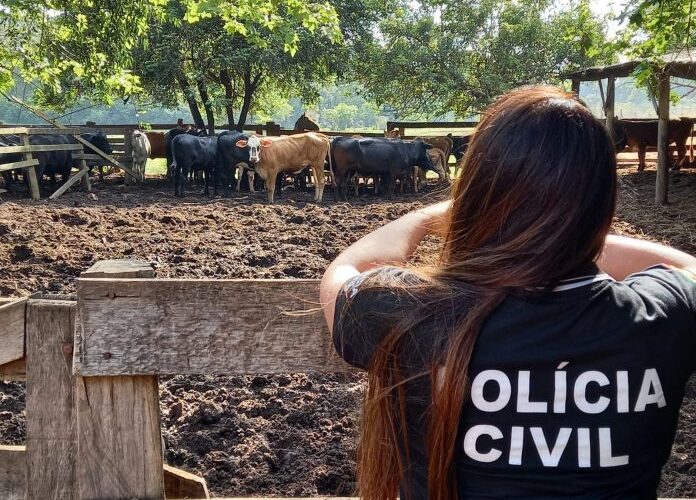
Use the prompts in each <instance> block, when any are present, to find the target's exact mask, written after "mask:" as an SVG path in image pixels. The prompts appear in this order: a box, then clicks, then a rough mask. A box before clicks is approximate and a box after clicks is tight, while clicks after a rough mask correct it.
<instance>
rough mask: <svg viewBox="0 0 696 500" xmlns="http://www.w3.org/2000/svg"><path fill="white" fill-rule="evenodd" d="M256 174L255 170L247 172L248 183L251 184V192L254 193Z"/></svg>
mask: <svg viewBox="0 0 696 500" xmlns="http://www.w3.org/2000/svg"><path fill="white" fill-rule="evenodd" d="M255 175H256V174H254V171H253V170H247V181H248V182H249V192H250V193H254V192H255V191H254V177H255Z"/></svg>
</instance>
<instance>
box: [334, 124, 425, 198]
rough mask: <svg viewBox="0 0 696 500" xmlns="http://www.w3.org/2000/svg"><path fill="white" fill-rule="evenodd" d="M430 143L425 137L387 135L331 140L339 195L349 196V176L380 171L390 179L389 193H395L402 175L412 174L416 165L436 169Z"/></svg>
mask: <svg viewBox="0 0 696 500" xmlns="http://www.w3.org/2000/svg"><path fill="white" fill-rule="evenodd" d="M431 148H432V146H431V145H430V144H426V143H425V142H423V141H421V140H415V141H411V142H405V141H401V140H398V139H386V138H381V137H380V138H353V137H336V138H335V139H334V140H333V142H332V144H331V157H332V164H333V175H334V178H335V181H336V185H337V186H338V189H337V191H336V195H337V197H338V198H340V199H342V200H345V199H346V196H347V190H348V179H350V178H351V177H353V174H355V173H358V174H361V175H380V176H381V177H382V178H383V180H384V181H385V182H386V186H387V195H388V196H390V197H391V196H392V194H393V193H394V184H395V181H396V179H397V178H398V177H401V176H404V175H411V174H412V173H413V168H414V167H416V166H417V167H420V168H422V169H424V170H433V163H432V160H431V159H430V157H429V156H428V153H427V150H428V149H431Z"/></svg>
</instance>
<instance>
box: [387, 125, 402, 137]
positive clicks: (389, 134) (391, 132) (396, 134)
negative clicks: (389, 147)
mask: <svg viewBox="0 0 696 500" xmlns="http://www.w3.org/2000/svg"><path fill="white" fill-rule="evenodd" d="M384 137H386V138H387V139H401V130H399V129H398V128H395V129H393V130H385V131H384Z"/></svg>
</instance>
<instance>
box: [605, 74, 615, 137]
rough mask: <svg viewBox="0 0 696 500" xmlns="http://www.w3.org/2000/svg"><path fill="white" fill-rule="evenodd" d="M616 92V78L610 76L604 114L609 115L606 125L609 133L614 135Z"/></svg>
mask: <svg viewBox="0 0 696 500" xmlns="http://www.w3.org/2000/svg"><path fill="white" fill-rule="evenodd" d="M615 94H616V78H614V77H613V76H610V77H609V78H607V97H606V100H605V102H604V116H606V117H607V120H606V126H607V129H608V130H609V134H611V136H612V137H613V136H614V119H615V118H614V101H615Z"/></svg>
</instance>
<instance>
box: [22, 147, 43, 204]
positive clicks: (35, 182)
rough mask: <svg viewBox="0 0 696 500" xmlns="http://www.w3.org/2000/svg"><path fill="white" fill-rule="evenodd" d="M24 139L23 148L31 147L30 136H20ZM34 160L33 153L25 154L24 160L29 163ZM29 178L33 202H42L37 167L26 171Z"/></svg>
mask: <svg viewBox="0 0 696 500" xmlns="http://www.w3.org/2000/svg"><path fill="white" fill-rule="evenodd" d="M20 137H21V138H22V144H23V146H22V147H25V148H26V147H29V136H28V135H26V134H23V135H21V136H20ZM33 159H34V158H33V157H32V155H31V153H27V152H25V153H24V160H25V161H29V160H33ZM24 172H25V173H26V175H27V177H28V180H29V194H30V196H31V199H32V200H40V199H41V191H40V190H39V179H38V177H37V175H36V167H27V168H26V170H25V171H24Z"/></svg>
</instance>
